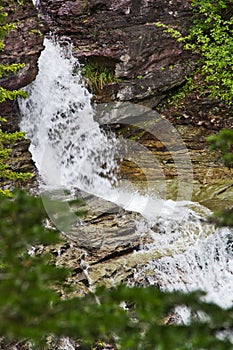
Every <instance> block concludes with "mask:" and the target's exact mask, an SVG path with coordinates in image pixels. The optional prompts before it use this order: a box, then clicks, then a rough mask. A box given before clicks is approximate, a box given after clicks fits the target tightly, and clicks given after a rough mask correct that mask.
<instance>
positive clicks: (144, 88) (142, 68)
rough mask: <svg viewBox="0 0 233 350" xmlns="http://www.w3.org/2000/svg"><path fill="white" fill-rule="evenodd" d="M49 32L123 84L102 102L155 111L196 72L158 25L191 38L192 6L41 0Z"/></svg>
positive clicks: (110, 88) (148, 0)
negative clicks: (138, 104)
mask: <svg viewBox="0 0 233 350" xmlns="http://www.w3.org/2000/svg"><path fill="white" fill-rule="evenodd" d="M40 10H41V12H42V13H43V15H44V16H45V20H46V21H47V23H48V25H49V27H50V30H51V31H52V32H55V33H57V34H58V35H59V36H65V37H69V38H70V39H71V41H72V43H73V45H74V54H75V56H76V57H78V58H79V60H80V61H81V62H84V63H85V62H96V63H99V64H103V65H105V66H109V67H110V68H113V69H114V71H115V75H116V77H117V78H119V80H120V81H118V82H116V83H112V84H108V85H107V86H105V89H104V91H103V94H102V100H103V99H105V100H109V99H113V100H121V101H134V102H137V101H144V103H145V104H147V105H148V106H151V107H155V106H156V105H157V104H158V103H159V101H160V100H161V99H162V98H163V97H164V96H165V95H166V94H168V92H170V91H171V90H172V89H173V88H174V87H176V86H179V85H181V84H182V83H183V82H184V81H185V77H186V76H187V75H188V74H189V73H190V72H191V71H192V69H193V63H192V60H191V54H190V53H187V52H185V51H184V50H182V44H180V43H177V41H176V40H175V39H173V38H171V36H170V35H169V34H167V33H164V31H163V29H162V28H159V27H157V26H156V23H157V22H163V23H166V24H169V25H170V26H172V27H174V28H175V29H178V30H180V31H181V32H182V33H184V34H185V33H186V32H187V30H188V28H189V26H190V17H191V15H192V10H191V7H190V2H189V1H188V0H182V1H173V0H163V1H162V0H157V1H154V0H121V1H115V0H108V1H105V0H88V1H86V0H76V1H61V0H55V1H54V0H53V1H52V0H42V1H41V9H40Z"/></svg>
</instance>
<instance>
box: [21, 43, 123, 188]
mask: <svg viewBox="0 0 233 350" xmlns="http://www.w3.org/2000/svg"><path fill="white" fill-rule="evenodd" d="M26 90H27V92H28V95H29V98H28V99H26V100H21V101H20V110H21V115H22V122H21V130H23V131H25V132H26V134H27V136H28V138H30V140H31V146H30V151H31V153H32V155H33V160H34V161H35V163H36V166H37V168H38V170H39V173H40V176H41V178H42V183H44V185H45V186H46V187H47V188H51V189H54V188H61V187H63V188H65V189H72V188H79V189H82V190H83V191H88V192H90V193H94V194H97V195H101V194H103V193H105V194H106V193H107V192H108V190H109V189H111V186H112V184H113V183H114V181H115V180H116V178H115V175H114V171H113V170H114V168H115V167H116V163H115V161H114V154H115V149H116V143H117V142H116V140H115V139H113V138H112V139H109V138H108V136H107V135H106V134H105V133H104V132H103V131H101V130H100V128H99V125H98V123H97V122H95V121H94V119H93V108H92V105H91V97H92V95H91V94H90V93H89V92H88V91H87V89H86V88H85V87H84V85H83V84H82V81H81V76H80V70H79V63H78V61H77V60H76V59H75V58H74V57H73V56H72V47H71V46H70V45H64V46H63V47H61V46H60V45H58V44H56V43H55V42H52V41H51V40H48V39H46V40H45V50H44V51H43V52H42V54H41V57H40V59H39V74H38V76H37V78H36V80H35V81H34V82H33V83H32V84H31V85H30V86H29V87H28V88H27V89H26Z"/></svg>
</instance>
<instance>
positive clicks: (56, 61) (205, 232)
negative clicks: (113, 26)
mask: <svg viewBox="0 0 233 350" xmlns="http://www.w3.org/2000/svg"><path fill="white" fill-rule="evenodd" d="M80 71H81V67H80V64H79V62H77V60H76V59H75V58H74V57H73V55H72V46H71V44H70V43H69V42H64V43H63V45H62V46H60V45H58V44H57V43H54V42H53V40H51V39H50V40H49V39H46V40H45V50H44V51H43V52H42V54H41V57H40V59H39V73H38V76H37V78H36V80H35V81H34V82H33V83H32V84H31V85H30V86H28V87H27V88H26V91H27V92H28V95H29V98H28V99H25V100H21V101H19V104H20V110H21V116H22V121H21V130H22V131H24V132H26V134H27V137H28V138H29V139H30V140H31V146H30V152H31V154H32V157H33V160H34V162H35V164H36V166H37V169H38V171H39V177H40V193H41V196H42V199H43V203H44V206H45V208H46V210H47V213H48V216H49V217H50V219H51V221H52V222H53V224H54V225H55V226H56V227H57V228H58V229H59V230H60V231H62V232H63V233H65V234H66V235H67V236H69V235H70V236H71V237H72V239H73V240H77V241H79V239H83V240H85V241H88V244H89V246H90V247H93V246H94V247H95V248H96V246H95V244H97V243H96V242H98V244H97V247H100V248H101V249H107V248H106V247H107V246H108V245H109V246H111V249H112V251H113V250H114V249H115V247H118V246H119V245H120V244H122V242H123V241H124V240H127V241H132V239H133V238H132V237H134V235H135V234H136V235H138V236H139V237H143V236H144V235H147V237H149V238H148V240H147V241H145V242H144V243H143V244H142V245H141V246H140V248H139V249H138V250H137V251H135V252H133V253H132V256H133V259H134V261H135V260H136V261H137V264H138V265H137V268H135V269H134V277H133V279H132V280H131V284H133V283H134V281H137V280H139V278H140V279H141V280H143V279H147V280H148V281H149V283H150V284H151V285H157V286H159V287H160V288H161V289H163V290H182V291H193V290H197V289H200V290H203V291H204V292H206V296H205V299H206V300H208V301H212V302H214V303H217V304H218V305H220V306H221V307H223V308H228V307H232V305H233V298H232V295H233V259H232V250H233V238H232V230H230V229H229V228H216V227H215V226H214V225H213V224H210V223H209V222H208V220H207V218H208V216H209V215H210V214H211V210H210V209H208V208H207V207H205V206H203V205H201V204H200V203H198V202H193V201H192V193H193V168H192V162H191V160H190V157H189V152H188V150H187V148H186V147H185V145H184V143H183V141H182V138H181V137H180V136H179V134H178V133H177V132H176V130H175V128H173V127H172V125H170V123H168V122H167V121H166V120H164V119H163V118H161V116H159V115H158V114H157V113H156V112H155V111H151V110H149V109H147V108H145V107H143V106H137V105H134V104H129V103H125V104H124V103H117V102H116V103H109V104H105V105H100V106H97V105H95V104H94V103H93V102H92V95H91V94H90V93H89V92H88V90H87V89H86V87H85V84H84V82H83V81H82V77H81V73H80ZM151 119H153V121H154V122H155V121H156V122H155V124H156V128H154V129H149V131H150V132H151V133H153V135H155V136H156V138H157V139H158V140H159V142H160V143H163V145H165V146H166V149H168V150H169V152H172V151H174V150H175V153H174V155H173V156H172V161H173V163H172V164H173V166H174V168H175V171H176V174H175V175H176V176H175V177H176V180H177V186H176V191H175V198H172V197H171V196H170V195H169V189H168V186H167V181H166V174H165V173H164V169H163V164H162V163H161V162H160V161H159V160H158V158H156V157H155V155H154V154H153V153H152V152H150V151H149V150H148V149H147V148H146V147H145V146H142V145H141V144H140V143H139V142H138V141H137V140H134V139H133V138H132V139H131V140H126V139H124V138H120V137H116V135H115V133H114V131H113V130H112V125H113V124H114V125H116V124H117V123H121V124H122V123H123V124H125V125H131V126H132V125H134V126H135V125H136V120H137V123H138V122H139V121H140V123H141V124H140V125H141V127H142V125H143V128H144V129H147V130H148V128H149V126H150V120H151ZM108 124H109V128H108ZM125 159H128V160H130V161H131V162H132V163H135V164H136V165H137V167H139V168H140V169H142V171H143V173H144V182H143V186H138V185H137V183H135V182H132V181H130V180H127V179H125V178H123V177H121V175H120V173H121V164H122V161H123V160H125ZM148 164H149V165H148ZM148 169H150V171H151V172H152V173H153V174H154V180H153V181H151V178H150V174H149V173H148ZM140 184H141V183H140ZM79 197H81V198H83V199H84V201H85V202H86V204H85V208H86V209H87V211H88V214H87V215H92V218H91V219H90V222H91V223H92V225H90V224H88V222H85V219H83V220H81V219H80V218H79V217H78V216H77V214H76V211H77V209H78V208H79V207H78V205H77V206H74V207H72V205H71V204H70V203H71V202H72V203H74V202H75V200H76V199H77V198H79ZM55 199H56V203H58V204H56V205H55V204H54V203H55ZM90 213H91V214H90ZM108 215H109V216H110V217H111V218H110V221H111V225H109V227H107V226H108V223H107V221H106V222H104V224H103V226H102V227H101V228H99V227H98V228H97V226H95V225H97V222H98V220H97V218H100V217H104V216H106V218H107V217H108ZM93 217H94V218H95V220H96V221H95V222H96V223H95V222H94V221H93ZM118 219H119V222H118V221H117V220H118ZM91 220H92V221H91ZM101 230H102V231H101ZM106 230H108V232H107V234H108V236H109V240H107V239H106V242H107V243H105V240H103V239H102V238H103V237H102V236H101V235H103V236H104V235H105V231H106ZM93 237H94V238H93ZM100 241H101V244H100V243H99V242H100ZM124 259H125V260H127V257H125V258H124ZM129 259H130V258H129ZM124 264H127V263H125V262H124ZM133 266H135V265H133ZM142 276H143V278H142ZM91 278H92V277H91ZM111 283H117V281H114V278H112V277H111ZM135 283H136V282H135ZM180 317H181V318H182V320H183V321H184V322H186V321H187V313H186V312H185V311H184V310H183V311H182V310H181V311H180Z"/></svg>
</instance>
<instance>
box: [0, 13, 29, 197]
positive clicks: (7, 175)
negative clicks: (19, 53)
mask: <svg viewBox="0 0 233 350" xmlns="http://www.w3.org/2000/svg"><path fill="white" fill-rule="evenodd" d="M6 17H7V13H6V12H4V11H3V8H2V7H0V23H4V20H5V18H6ZM14 28H15V26H14V24H9V23H6V24H1V26H0V50H4V42H3V37H4V36H5V35H6V34H7V32H8V31H9V30H12V29H14ZM22 67H23V64H19V63H12V64H7V65H3V64H0V79H1V78H2V77H4V76H7V75H8V74H15V73H17V72H18V71H19V70H20V69H21V68H22ZM26 96H27V95H26V93H25V92H24V91H19V90H8V89H5V88H3V87H2V86H0V103H2V102H4V101H6V100H7V99H10V100H15V99H16V98H17V97H26ZM5 122H6V120H5V119H4V118H1V117H0V181H1V182H2V183H4V182H5V185H8V183H9V182H12V181H15V182H16V181H18V180H21V181H24V180H27V179H29V178H30V177H31V174H30V173H21V172H16V171H12V170H11V168H10V165H9V160H10V153H11V146H12V144H14V143H15V142H16V141H17V140H19V139H22V138H24V134H23V133H22V132H14V133H7V132H4V131H3V130H2V129H1V124H2V123H5ZM0 195H6V196H10V195H11V194H10V192H9V190H7V189H4V190H3V189H0Z"/></svg>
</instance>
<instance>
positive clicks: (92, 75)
mask: <svg viewBox="0 0 233 350" xmlns="http://www.w3.org/2000/svg"><path fill="white" fill-rule="evenodd" d="M81 74H82V76H83V79H84V81H85V83H86V85H87V88H88V89H89V91H90V92H91V93H93V94H96V95H98V94H100V93H101V90H103V88H104V86H105V85H107V84H110V83H115V82H119V81H120V79H119V78H117V77H116V75H115V71H114V68H110V67H107V66H104V65H101V64H98V63H87V64H86V65H84V66H83V68H82V71H81Z"/></svg>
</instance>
